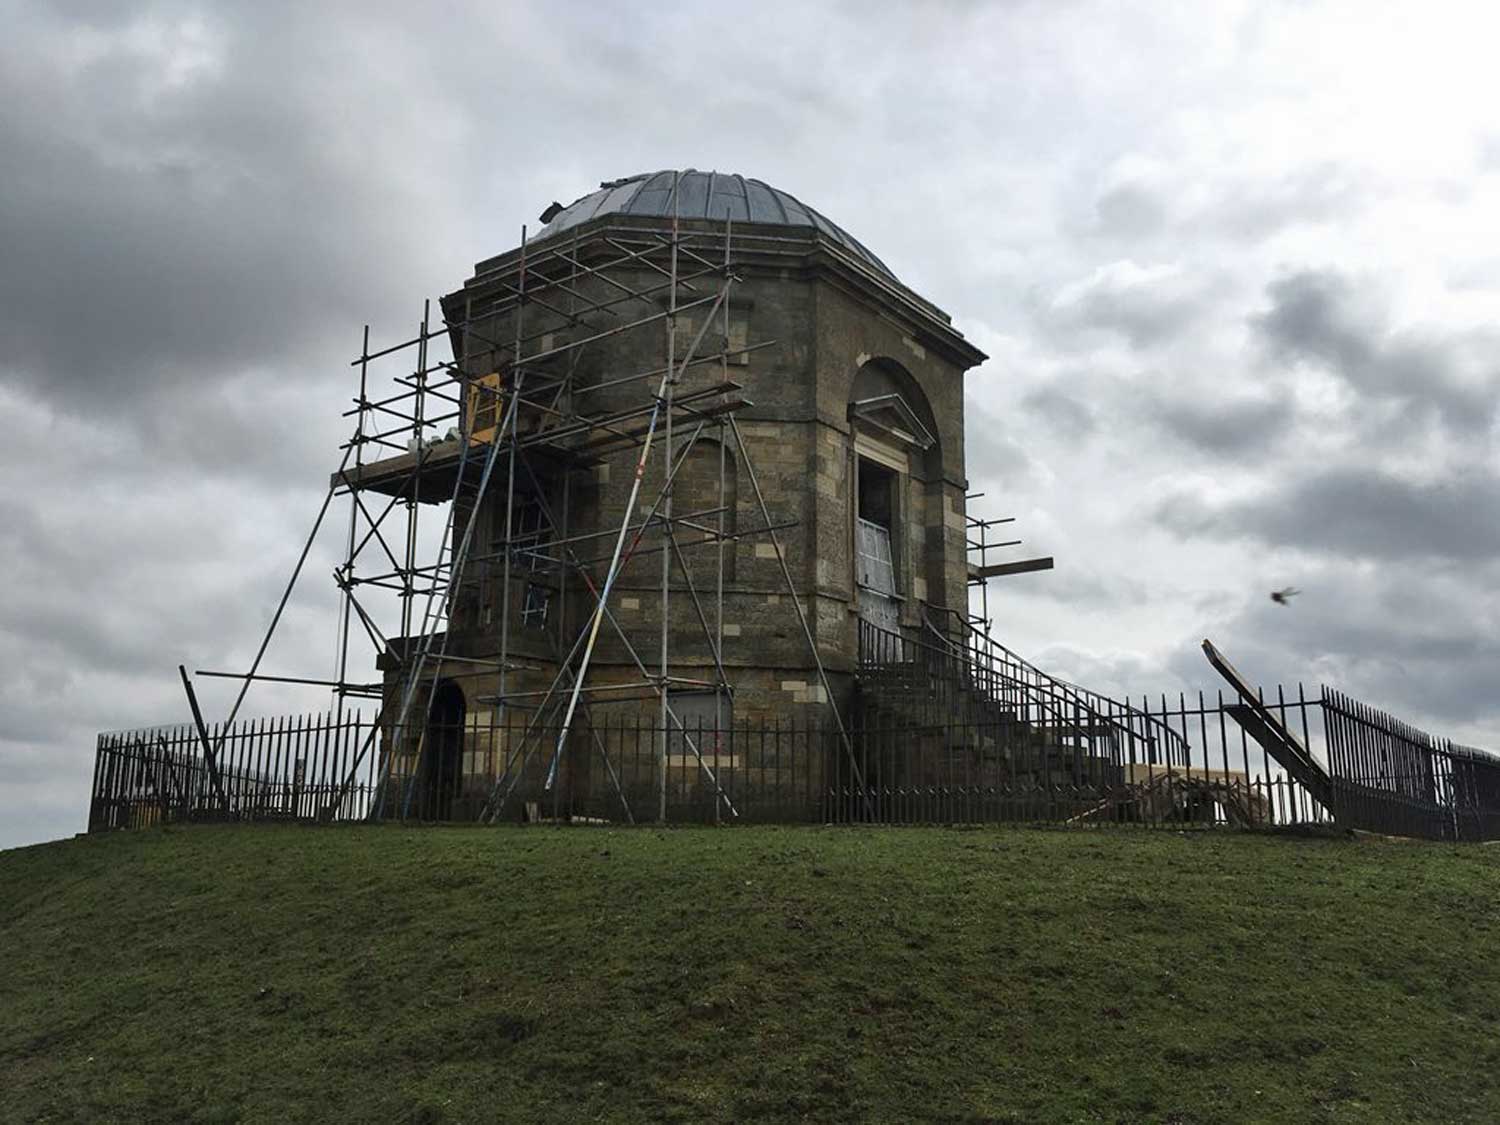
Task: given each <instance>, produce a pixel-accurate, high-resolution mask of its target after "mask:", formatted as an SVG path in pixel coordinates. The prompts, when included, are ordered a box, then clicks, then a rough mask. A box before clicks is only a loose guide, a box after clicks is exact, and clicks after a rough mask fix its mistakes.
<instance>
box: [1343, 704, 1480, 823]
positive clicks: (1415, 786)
mask: <svg viewBox="0 0 1500 1125" xmlns="http://www.w3.org/2000/svg"><path fill="white" fill-rule="evenodd" d="M1322 703H1323V710H1324V715H1325V721H1326V724H1327V732H1328V739H1327V744H1328V772H1329V775H1330V780H1331V791H1332V795H1333V796H1332V803H1333V809H1334V814H1335V816H1336V817H1337V819H1338V820H1339V821H1340V822H1341V823H1345V824H1348V825H1350V826H1351V827H1358V828H1362V829H1366V830H1369V831H1372V832H1386V833H1390V834H1392V835H1401V836H1423V837H1426V838H1428V839H1434V840H1493V839H1497V838H1500V758H1497V757H1495V756H1494V755H1492V754H1488V753H1485V752H1484V751H1482V750H1475V749H1472V748H1470V747H1466V746H1459V745H1457V744H1456V743H1453V742H1451V741H1449V740H1447V739H1443V738H1438V737H1435V736H1434V735H1431V734H1428V733H1427V732H1426V731H1423V730H1418V729H1417V728H1416V727H1414V726H1412V725H1411V724H1409V723H1404V722H1402V721H1401V720H1399V719H1397V718H1395V717H1394V716H1392V715H1389V714H1386V713H1385V712H1384V711H1380V710H1378V709H1377V708H1374V707H1371V706H1370V705H1369V704H1366V703H1361V702H1359V701H1358V700H1356V699H1351V698H1350V697H1349V696H1347V695H1344V694H1343V693H1341V692H1337V691H1333V690H1331V689H1328V688H1324V689H1323V698H1322Z"/></svg>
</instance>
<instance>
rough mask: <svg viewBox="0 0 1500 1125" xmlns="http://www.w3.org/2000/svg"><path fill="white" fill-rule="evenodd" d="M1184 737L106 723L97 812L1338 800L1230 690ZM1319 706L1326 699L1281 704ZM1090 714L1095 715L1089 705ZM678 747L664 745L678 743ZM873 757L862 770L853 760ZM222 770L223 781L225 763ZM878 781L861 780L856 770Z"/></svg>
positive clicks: (785, 726) (863, 726) (860, 721)
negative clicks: (1161, 750)
mask: <svg viewBox="0 0 1500 1125" xmlns="http://www.w3.org/2000/svg"><path fill="white" fill-rule="evenodd" d="M1133 706H1135V709H1136V710H1138V711H1139V712H1140V713H1141V714H1142V715H1144V716H1146V717H1147V718H1149V719H1150V721H1151V722H1152V723H1155V724H1160V725H1161V727H1162V728H1164V729H1169V730H1171V731H1172V733H1173V737H1174V739H1175V740H1177V741H1180V743H1181V745H1182V746H1183V747H1184V750H1183V751H1182V753H1180V754H1178V755H1176V756H1174V757H1173V758H1172V760H1163V759H1162V758H1161V757H1160V756H1158V755H1157V754H1156V753H1155V752H1154V750H1153V749H1152V747H1151V746H1150V745H1149V744H1148V743H1146V742H1145V741H1144V740H1140V741H1137V742H1134V743H1132V742H1131V741H1130V740H1116V741H1112V742H1106V741H1100V740H1096V741H1094V742H1090V741H1089V740H1087V739H1084V738H1065V737H1057V736H1056V731H1055V730H1054V729H1053V728H1051V727H1049V726H1048V725H1046V724H1045V723H1043V724H1041V725H1037V726H1032V725H1031V724H1030V721H1029V720H1028V718H1027V713H1026V712H1025V710H1024V709H1020V710H1019V711H1018V712H1017V713H1015V714H1002V713H994V712H985V711H983V710H971V711H970V712H968V713H956V712H954V713H949V714H943V713H941V712H938V711H933V712H929V713H927V714H925V715H923V716H916V717H914V716H911V715H907V716H905V717H900V716H896V717H892V716H889V715H886V716H879V715H876V716H875V718H876V720H877V721H871V717H872V714H874V713H872V712H868V711H862V712H861V713H859V714H857V715H856V717H855V721H854V723H853V724H852V726H851V729H850V734H851V741H852V744H853V750H854V760H853V762H851V760H850V755H849V753H848V751H847V750H846V748H845V746H844V743H843V740H842V739H841V738H840V737H839V735H838V732H837V730H836V729H835V728H832V727H823V726H819V725H803V724H798V723H793V722H790V721H781V722H778V721H770V720H767V721H761V722H753V721H752V722H740V723H735V724H733V725H730V726H726V727H724V728H723V729H721V730H717V731H716V730H715V729H714V728H713V726H712V723H711V721H708V720H705V721H702V722H692V723H689V724H688V725H687V726H686V727H685V728H676V729H673V730H671V731H669V732H668V735H667V737H666V739H665V740H664V739H663V737H662V730H661V728H660V726H658V725H657V722H656V715H655V713H654V712H652V713H650V714H646V713H628V714H619V715H616V716H613V717H610V718H607V719H605V718H598V717H596V719H595V722H594V723H593V725H590V724H588V723H581V724H575V729H574V730H572V731H571V732H570V734H569V737H568V739H567V741H566V744H565V748H564V751H563V753H561V754H558V753H557V752H556V749H555V748H556V745H557V738H558V733H559V732H558V729H557V728H556V726H555V725H541V724H536V723H534V722H533V721H532V719H531V717H529V716H528V715H526V714H524V713H521V712H513V713H511V715H510V716H509V718H508V720H505V721H501V720H498V719H496V718H495V713H494V712H488V713H486V717H485V718H483V719H479V718H477V717H471V718H470V719H469V720H468V721H466V722H464V723H462V724H455V725H443V724H438V723H433V724H429V725H428V726H427V727H426V728H424V729H420V730H417V731H413V732H412V733H411V735H410V736H409V737H407V738H405V739H403V740H402V742H401V743H400V744H397V743H395V742H393V740H392V739H391V738H390V731H389V730H388V729H386V728H384V727H382V726H381V725H380V724H379V722H378V721H375V722H372V721H369V720H367V719H365V718H364V717H363V716H360V715H355V716H351V717H346V718H345V719H344V720H342V721H338V720H336V719H335V718H334V717H332V716H328V715H321V716H319V715H313V716H298V717H291V718H283V719H276V720H260V721H252V722H242V723H237V724H235V725H234V726H232V727H229V728H222V727H216V728H212V729H210V730H209V731H208V732H207V734H208V741H209V744H210V745H212V746H215V747H217V754H216V764H217V771H215V770H213V769H210V768H209V767H208V765H207V763H206V761H205V755H204V753H203V739H202V738H201V737H199V735H198V733H197V732H196V730H195V729H194V728H191V727H161V728H147V729H144V730H140V731H127V732H115V733H110V734H104V735H100V736H99V741H98V751H97V756H96V765H95V772H94V791H93V798H92V803H91V812H90V821H89V823H90V828H91V829H106V828H124V827H142V826H146V825H150V824H154V823H159V822H168V821H186V820H218V819H228V820H236V821H286V820H298V821H310V822H314V821H321V822H329V821H348V820H365V819H381V820H413V821H469V822H473V821H478V820H486V821H538V820H558V821H563V820H571V821H600V822H608V823H613V824H629V823H650V822H655V821H657V820H658V819H659V818H661V816H662V813H663V811H664V812H665V819H666V820H667V821H669V822H673V823H716V822H718V823H735V822H740V823H765V822H800V823H850V822H871V821H873V822H879V823H892V824H931V823H1004V822H1019V823H1051V824H1075V825H1087V824H1103V823H1121V822H1127V823H1140V824H1148V825H1168V824H1176V825H1184V824H1197V825H1243V826H1255V827H1260V826H1273V825H1288V824H1301V823H1310V822H1320V821H1325V820H1327V819H1328V813H1327V811H1326V810H1324V809H1323V808H1322V807H1321V806H1319V805H1318V804H1317V802H1315V801H1312V800H1311V798H1310V797H1309V796H1308V795H1307V793H1306V792H1305V791H1304V790H1303V789H1302V788H1301V787H1300V786H1299V785H1297V784H1296V783H1294V782H1292V781H1291V780H1289V779H1288V778H1287V777H1286V776H1285V775H1284V774H1283V773H1282V772H1281V771H1280V770H1279V769H1278V768H1277V767H1276V766H1275V764H1274V762H1270V763H1268V762H1267V761H1266V759H1265V757H1264V755H1263V754H1261V753H1260V752H1259V749H1258V747H1256V746H1255V744H1254V743H1253V742H1249V741H1248V740H1247V739H1246V738H1245V736H1244V733H1243V731H1242V730H1241V729H1240V728H1239V727H1238V726H1237V725H1236V724H1234V723H1233V722H1232V721H1227V720H1226V707H1225V704H1224V701H1223V700H1222V698H1221V699H1217V700H1205V699H1204V698H1203V697H1201V696H1200V697H1198V698H1197V700H1196V701H1190V700H1188V699H1187V698H1185V697H1179V699H1178V701H1177V703H1176V704H1175V705H1171V704H1170V703H1169V701H1168V700H1166V699H1165V698H1162V699H1160V700H1159V701H1154V702H1149V703H1148V701H1144V700H1143V701H1142V702H1141V704H1140V705H1133ZM1272 706H1273V707H1277V706H1279V707H1280V711H1281V713H1282V714H1283V716H1285V717H1286V720H1287V721H1288V722H1297V721H1300V722H1302V723H1304V724H1306V723H1307V722H1308V721H1309V720H1312V721H1314V722H1316V720H1317V719H1318V718H1319V717H1320V716H1321V713H1322V709H1321V704H1320V702H1319V701H1318V700H1312V701H1307V700H1304V699H1301V698H1300V697H1299V698H1298V700H1296V701H1282V702H1281V703H1279V704H1273V705H1272ZM1080 721H1081V720H1080ZM663 749H665V755H664V754H663ZM855 765H857V766H858V767H859V769H858V772H857V773H856V771H855V768H854V766H855ZM215 772H217V782H216V780H215ZM856 777H859V778H861V779H862V782H863V783H862V784H860V783H858V782H856V781H855V778H856Z"/></svg>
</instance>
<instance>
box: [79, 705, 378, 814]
mask: <svg viewBox="0 0 1500 1125" xmlns="http://www.w3.org/2000/svg"><path fill="white" fill-rule="evenodd" d="M376 730H377V728H376V727H375V726H374V725H373V724H372V723H371V722H370V721H369V720H368V719H366V718H365V717H364V716H363V715H362V714H359V713H355V714H351V715H344V716H342V717H336V716H335V715H333V714H332V713H326V714H321V715H318V714H310V715H289V716H284V717H280V718H275V719H254V720H246V721H242V722H238V723H235V724H233V725H232V726H224V725H222V724H220V725H215V726H213V727H210V728H208V730H207V734H208V738H209V742H210V744H211V745H212V746H214V747H215V751H216V752H215V754H214V756H213V766H212V767H211V766H210V765H209V760H208V757H207V756H206V755H205V754H204V752H203V741H202V738H201V737H200V735H199V733H198V731H197V729H196V728H195V727H194V726H192V725H187V724H183V725H176V726H159V727H145V728H142V729H139V730H130V731H111V732H106V733H103V734H100V735H99V737H98V740H97V743H96V750H95V755H94V778H93V791H92V796H91V799H90V803H89V830H90V831H94V830H96V829H106V828H140V827H144V826H147V825H151V824H157V823H163V822H170V821H187V820H214V819H224V820H309V821H332V820H360V819H363V818H364V817H365V816H367V815H368V813H369V810H370V808H371V798H372V796H373V794H374V791H375V785H374V783H375V767H374V764H373V763H374V755H373V754H372V752H371V747H372V745H373V744H374V743H375V742H376V741H377V739H376V737H375V736H376Z"/></svg>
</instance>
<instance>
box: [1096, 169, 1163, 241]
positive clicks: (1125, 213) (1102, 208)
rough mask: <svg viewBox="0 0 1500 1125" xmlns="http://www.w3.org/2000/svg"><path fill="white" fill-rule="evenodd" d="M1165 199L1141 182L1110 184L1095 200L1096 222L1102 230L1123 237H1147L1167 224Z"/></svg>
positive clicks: (1104, 232)
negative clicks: (1111, 185)
mask: <svg viewBox="0 0 1500 1125" xmlns="http://www.w3.org/2000/svg"><path fill="white" fill-rule="evenodd" d="M1167 218H1168V208H1167V204H1166V202H1165V200H1163V199H1162V198H1161V196H1160V195H1159V194H1158V193H1157V192H1154V191H1152V190H1151V188H1149V187H1148V186H1147V185H1145V184H1140V183H1124V184H1119V185H1117V186H1115V187H1112V188H1110V189H1109V190H1108V191H1106V192H1104V193H1103V194H1102V195H1100V196H1099V197H1098V198H1097V199H1095V200H1094V223H1095V229H1096V230H1097V231H1099V233H1101V234H1103V235H1105V236H1107V237H1110V238H1120V239H1139V238H1147V237H1150V236H1151V235H1154V234H1156V233H1158V232H1159V231H1161V230H1162V229H1163V228H1164V227H1165V226H1166V225H1167Z"/></svg>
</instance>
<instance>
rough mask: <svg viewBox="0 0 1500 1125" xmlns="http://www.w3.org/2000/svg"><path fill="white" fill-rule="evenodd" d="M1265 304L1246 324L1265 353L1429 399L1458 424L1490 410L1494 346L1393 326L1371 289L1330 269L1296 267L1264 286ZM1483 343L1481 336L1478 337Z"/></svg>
mask: <svg viewBox="0 0 1500 1125" xmlns="http://www.w3.org/2000/svg"><path fill="white" fill-rule="evenodd" d="M1266 292H1267V297H1268V299H1269V301H1270V307H1269V308H1267V309H1266V310H1265V311H1263V312H1261V313H1258V314H1256V315H1254V316H1252V317H1251V320H1250V324H1251V328H1252V330H1253V331H1254V332H1255V333H1256V335H1257V336H1258V337H1259V339H1260V340H1261V341H1262V343H1263V344H1264V345H1265V347H1266V349H1267V350H1268V352H1269V353H1270V355H1271V356H1272V357H1273V358H1274V359H1277V360H1280V361H1282V362H1286V363H1292V364H1297V363H1308V364H1314V365H1317V366H1320V367H1322V368H1325V369H1327V370H1329V371H1331V372H1333V373H1335V374H1337V375H1338V376H1339V377H1340V378H1342V379H1343V380H1344V381H1345V382H1346V383H1347V384H1348V385H1349V386H1350V387H1352V388H1354V389H1355V390H1356V391H1359V392H1361V393H1363V394H1366V395H1374V396H1381V397H1386V398H1391V399H1395V400H1399V401H1402V402H1410V403H1412V404H1415V405H1419V406H1426V407H1429V408H1431V409H1433V410H1435V411H1436V412H1437V414H1438V415H1439V416H1440V417H1441V418H1442V420H1443V421H1444V423H1445V424H1446V425H1447V426H1449V427H1450V428H1451V429H1453V430H1455V431H1458V432H1465V433H1475V432H1479V431H1483V430H1484V429H1486V428H1487V427H1488V426H1489V424H1490V422H1491V421H1492V420H1493V418H1494V414H1495V399H1496V383H1497V379H1496V376H1497V372H1500V369H1497V366H1496V364H1495V361H1494V359H1493V353H1492V352H1490V353H1488V354H1486V352H1487V351H1488V349H1487V348H1480V349H1475V350H1477V351H1479V355H1478V356H1475V357H1470V356H1467V355H1466V354H1465V349H1464V348H1463V346H1462V344H1463V341H1461V340H1457V339H1455V338H1453V337H1451V336H1440V335H1437V334H1434V333H1423V332H1419V331H1414V330H1405V331H1396V330H1395V329H1394V328H1393V327H1392V326H1391V324H1390V322H1389V317H1388V315H1387V313H1386V311H1385V309H1384V307H1383V304H1382V302H1381V301H1380V299H1379V296H1378V294H1377V293H1375V292H1373V291H1372V290H1371V289H1370V287H1368V286H1366V287H1363V288H1362V287H1360V286H1358V285H1356V284H1355V282H1354V281H1353V280H1352V279H1350V278H1348V277H1346V276H1344V275H1342V274H1340V273H1338V272H1336V271H1332V270H1301V271H1298V272H1295V273H1292V274H1289V275H1287V276H1285V277H1282V278H1280V279H1278V280H1276V281H1273V282H1272V283H1271V284H1270V285H1269V286H1267V290H1266ZM1477 342H1478V343H1488V341H1477Z"/></svg>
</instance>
